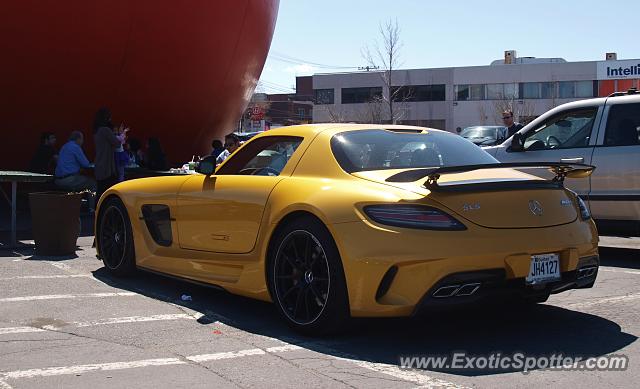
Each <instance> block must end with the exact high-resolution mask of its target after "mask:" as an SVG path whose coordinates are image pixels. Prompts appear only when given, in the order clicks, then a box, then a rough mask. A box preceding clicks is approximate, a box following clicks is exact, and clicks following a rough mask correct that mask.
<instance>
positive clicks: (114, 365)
mask: <svg viewBox="0 0 640 389" xmlns="http://www.w3.org/2000/svg"><path fill="white" fill-rule="evenodd" d="M267 353H268V349H267V350H264V349H260V348H253V349H247V350H240V351H232V352H223V353H215V354H199V355H191V356H187V357H185V359H179V358H156V359H143V360H139V361H129V362H111V363H95V364H89V365H76V366H59V367H47V368H43V369H28V370H16V371H10V372H6V373H0V379H5V380H6V379H18V378H34V377H50V376H60V375H69V374H81V373H86V372H89V371H96V370H102V371H107V370H124V369H134V368H139V367H148V366H167V365H183V364H185V363H187V360H189V361H192V362H207V361H218V360H223V359H234V358H243V357H248V356H254V355H265V354H267Z"/></svg>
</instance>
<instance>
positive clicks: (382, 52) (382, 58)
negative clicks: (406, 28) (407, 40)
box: [362, 20, 409, 124]
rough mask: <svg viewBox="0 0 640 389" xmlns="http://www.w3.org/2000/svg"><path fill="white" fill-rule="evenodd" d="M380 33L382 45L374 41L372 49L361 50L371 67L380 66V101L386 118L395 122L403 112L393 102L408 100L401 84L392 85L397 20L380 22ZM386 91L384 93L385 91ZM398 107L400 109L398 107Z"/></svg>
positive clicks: (397, 59) (397, 48)
mask: <svg viewBox="0 0 640 389" xmlns="http://www.w3.org/2000/svg"><path fill="white" fill-rule="evenodd" d="M380 35H381V37H382V47H381V46H380V44H379V43H378V42H376V43H375V45H374V47H373V51H372V50H371V49H370V48H369V47H368V46H365V48H364V49H363V50H362V56H363V57H364V60H365V61H366V62H367V63H368V64H369V66H371V67H373V68H382V71H381V72H380V73H379V74H380V78H381V79H382V85H383V91H382V103H383V104H384V105H385V108H386V111H387V113H388V120H389V121H390V122H391V123H393V124H395V123H396V122H397V121H398V120H400V119H401V118H402V117H403V116H404V112H403V110H402V109H401V108H402V106H401V105H400V107H398V106H397V105H396V104H395V103H396V102H398V100H403V101H406V100H408V98H409V97H408V96H407V94H408V91H404V90H403V89H402V85H395V86H394V85H393V83H392V74H393V71H394V70H396V69H398V67H399V66H400V49H401V48H402V43H401V42H400V27H398V20H395V21H392V20H388V21H387V22H386V23H385V24H384V25H383V24H380ZM385 92H386V93H385ZM399 108H400V109H399Z"/></svg>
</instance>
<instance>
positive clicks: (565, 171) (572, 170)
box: [385, 162, 595, 190]
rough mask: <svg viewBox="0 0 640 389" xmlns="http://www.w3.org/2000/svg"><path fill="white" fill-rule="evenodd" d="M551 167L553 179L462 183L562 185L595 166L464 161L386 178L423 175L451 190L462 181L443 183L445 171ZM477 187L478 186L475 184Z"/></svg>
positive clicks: (433, 186)
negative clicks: (466, 163)
mask: <svg viewBox="0 0 640 389" xmlns="http://www.w3.org/2000/svg"><path fill="white" fill-rule="evenodd" d="M520 168H522V169H547V170H548V171H550V172H551V173H553V174H554V178H553V179H552V180H526V179H525V180H511V181H500V180H499V181H491V182H486V181H472V182H469V183H468V184H462V186H465V185H468V186H474V187H475V186H478V185H481V186H484V187H486V189H507V188H510V189H511V188H526V187H529V188H550V187H556V188H561V187H562V186H563V182H564V179H565V178H566V177H569V178H584V177H588V176H590V175H591V173H592V172H593V170H594V169H595V166H591V165H586V164H581V163H559V162H507V163H489V164H481V165H462V166H444V167H437V168H436V167H434V168H421V169H412V170H406V171H403V172H400V173H398V174H394V175H392V176H390V177H388V178H387V179H386V180H385V181H386V182H414V181H418V180H419V179H422V178H425V177H426V178H427V181H426V182H425V183H424V186H425V188H427V189H430V190H447V189H445V188H447V187H452V188H451V189H453V187H459V186H460V185H456V184H449V185H444V186H440V185H438V179H439V178H440V175H442V174H450V173H463V172H469V171H474V170H484V169H520ZM475 189H477V188H475Z"/></svg>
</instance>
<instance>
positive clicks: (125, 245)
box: [96, 197, 136, 276]
mask: <svg viewBox="0 0 640 389" xmlns="http://www.w3.org/2000/svg"><path fill="white" fill-rule="evenodd" d="M96 236H97V238H98V248H99V250H100V256H101V258H102V261H103V263H104V266H105V267H106V268H107V270H109V271H110V272H111V273H113V274H116V275H119V276H127V275H132V274H133V273H135V270H136V261H135V253H134V247H133V234H132V232H131V222H130V220H129V215H128V213H127V209H126V207H125V206H124V204H123V203H122V201H121V200H120V199H118V198H116V197H112V198H109V199H107V200H106V201H105V202H104V204H102V205H101V206H100V216H99V220H98V231H96Z"/></svg>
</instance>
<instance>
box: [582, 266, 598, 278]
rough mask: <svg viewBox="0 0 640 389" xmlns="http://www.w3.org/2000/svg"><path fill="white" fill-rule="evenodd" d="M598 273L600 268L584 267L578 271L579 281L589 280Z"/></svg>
mask: <svg viewBox="0 0 640 389" xmlns="http://www.w3.org/2000/svg"><path fill="white" fill-rule="evenodd" d="M597 272H598V267H597V266H587V267H583V268H582V269H578V277H577V278H578V279H579V280H580V279H583V278H589V277H593V276H594V275H596V273H597Z"/></svg>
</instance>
